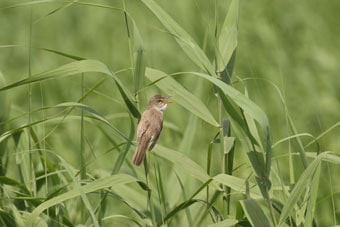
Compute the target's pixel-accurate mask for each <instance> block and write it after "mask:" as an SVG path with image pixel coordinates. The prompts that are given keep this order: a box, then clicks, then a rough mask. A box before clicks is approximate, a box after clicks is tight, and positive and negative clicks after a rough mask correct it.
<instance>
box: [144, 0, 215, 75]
mask: <svg viewBox="0 0 340 227" xmlns="http://www.w3.org/2000/svg"><path fill="white" fill-rule="evenodd" d="M142 2H143V3H144V4H145V5H146V6H147V7H149V9H150V10H151V11H152V12H153V13H154V14H155V15H156V17H157V18H158V19H159V20H160V22H161V23H162V24H163V25H164V27H165V28H166V29H167V30H168V31H169V32H170V33H171V34H172V35H173V36H174V37H175V39H176V41H177V43H178V44H179V45H180V46H181V48H182V49H183V50H184V52H185V53H186V54H187V55H188V57H189V58H190V59H191V60H192V61H193V62H194V63H195V64H196V65H197V66H198V67H200V68H201V69H202V70H204V71H205V72H207V73H209V74H210V75H211V76H213V75H216V74H215V70H214V67H213V65H212V64H211V63H210V61H209V59H208V57H207V56H206V55H205V53H204V52H203V50H202V49H201V48H200V47H199V46H198V45H197V43H196V42H195V41H194V40H193V38H192V37H191V36H190V35H189V34H188V33H187V32H186V31H185V30H184V29H183V28H182V27H181V26H180V25H179V24H178V23H177V22H176V21H175V20H174V19H173V18H172V17H170V15H168V13H167V12H165V11H164V9H162V8H161V7H160V6H159V5H158V4H157V3H156V2H155V1H153V0H142Z"/></svg>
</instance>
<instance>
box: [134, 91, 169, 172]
mask: <svg viewBox="0 0 340 227" xmlns="http://www.w3.org/2000/svg"><path fill="white" fill-rule="evenodd" d="M168 98H170V96H167V97H163V96H161V95H159V94H155V95H154V96H152V97H151V98H150V101H149V107H148V109H147V110H146V111H145V112H144V113H143V114H142V117H141V119H140V121H139V124H138V128H137V142H138V147H137V150H136V151H135V154H134V155H133V164H135V165H136V166H139V165H140V164H141V163H142V161H143V160H144V157H145V154H146V151H147V149H148V150H149V151H151V150H152V148H153V147H154V146H155V145H156V143H157V140H158V137H159V135H160V133H161V131H162V128H163V112H164V110H165V109H166V107H167V105H168V103H172V102H169V101H166V100H167V99H168Z"/></svg>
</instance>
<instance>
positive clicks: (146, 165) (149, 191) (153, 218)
mask: <svg viewBox="0 0 340 227" xmlns="http://www.w3.org/2000/svg"><path fill="white" fill-rule="evenodd" d="M149 157H150V155H148V154H146V157H145V158H144V162H143V164H144V171H145V181H146V184H147V185H148V188H149V190H148V208H149V209H150V213H151V220H152V225H153V226H157V221H156V215H155V208H154V204H153V202H152V194H151V193H152V189H151V185H150V179H149V177H150V166H149V165H148V158H149Z"/></svg>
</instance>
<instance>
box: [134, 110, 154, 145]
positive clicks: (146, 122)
mask: <svg viewBox="0 0 340 227" xmlns="http://www.w3.org/2000/svg"><path fill="white" fill-rule="evenodd" d="M147 111H148V110H147ZM147 111H145V112H144V113H143V114H142V117H141V119H140V121H139V124H138V127H137V141H138V142H139V141H140V139H141V138H142V136H143V134H144V133H145V132H146V130H147V129H148V128H149V127H150V123H151V122H150V119H148V118H147V117H146V116H147V114H148V113H147Z"/></svg>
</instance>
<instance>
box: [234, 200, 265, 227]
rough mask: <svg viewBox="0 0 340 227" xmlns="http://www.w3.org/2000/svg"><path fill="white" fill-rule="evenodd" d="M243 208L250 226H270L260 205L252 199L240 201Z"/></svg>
mask: <svg viewBox="0 0 340 227" xmlns="http://www.w3.org/2000/svg"><path fill="white" fill-rule="evenodd" d="M240 203H241V205H242V207H243V210H244V212H245V214H246V216H247V218H248V220H249V221H250V223H251V224H252V226H261V227H270V226H271V224H270V222H269V220H268V219H267V216H266V215H265V214H264V212H263V210H262V209H261V207H260V206H259V205H258V204H257V202H256V201H255V200H253V199H247V200H241V201H240Z"/></svg>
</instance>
